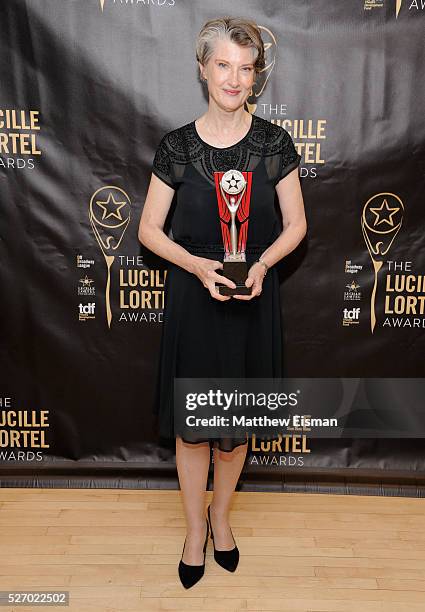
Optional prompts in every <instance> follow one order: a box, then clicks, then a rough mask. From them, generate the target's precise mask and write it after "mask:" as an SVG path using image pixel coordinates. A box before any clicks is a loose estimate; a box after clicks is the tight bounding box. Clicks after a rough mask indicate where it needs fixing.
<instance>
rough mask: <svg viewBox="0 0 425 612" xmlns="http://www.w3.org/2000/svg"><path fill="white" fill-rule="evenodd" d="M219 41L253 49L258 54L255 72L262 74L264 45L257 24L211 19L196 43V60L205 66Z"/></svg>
mask: <svg viewBox="0 0 425 612" xmlns="http://www.w3.org/2000/svg"><path fill="white" fill-rule="evenodd" d="M217 39H228V40H231V41H232V42H234V43H236V44H238V45H240V46H241V47H252V48H253V49H256V51H257V53H256V56H254V71H255V73H256V74H258V73H259V72H261V71H262V70H263V69H264V67H265V65H266V62H265V58H264V43H263V39H262V38H261V33H260V30H259V28H258V26H257V24H256V23H255V22H254V21H251V20H250V19H244V18H242V17H222V18H219V19H210V20H209V21H207V22H206V23H205V24H204V26H203V27H202V29H201V31H200V32H199V34H198V39H197V41H196V59H197V60H198V62H199V63H200V64H201V65H202V66H205V64H206V63H207V62H208V60H209V59H210V57H211V55H212V54H213V52H214V42H215V41H216V40H217Z"/></svg>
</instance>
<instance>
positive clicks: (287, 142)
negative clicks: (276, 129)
mask: <svg viewBox="0 0 425 612" xmlns="http://www.w3.org/2000/svg"><path fill="white" fill-rule="evenodd" d="M278 152H279V171H278V173H277V176H276V179H275V184H277V183H278V182H279V181H280V180H281V179H283V178H284V177H285V176H286V175H287V174H289V173H290V172H291V170H293V169H294V168H296V167H297V166H298V165H299V163H300V161H301V155H299V154H298V153H297V150H296V148H295V145H294V142H293V140H292V138H291V136H290V134H289V133H288V132H287V131H286V130H285V129H283V128H282V132H281V134H280V139H279V146H278Z"/></svg>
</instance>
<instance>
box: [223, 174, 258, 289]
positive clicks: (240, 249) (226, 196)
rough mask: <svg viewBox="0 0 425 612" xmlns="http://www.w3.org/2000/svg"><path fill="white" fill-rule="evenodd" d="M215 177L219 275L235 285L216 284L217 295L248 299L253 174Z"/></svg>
mask: <svg viewBox="0 0 425 612" xmlns="http://www.w3.org/2000/svg"><path fill="white" fill-rule="evenodd" d="M214 177H215V186H216V193H217V200H218V211H219V217H220V225H221V234H222V237H223V245H224V260H223V269H222V270H218V273H219V274H222V275H223V276H225V277H226V278H229V279H230V280H231V281H233V282H234V283H235V284H236V288H235V289H233V288H231V287H228V286H227V285H220V284H217V287H218V291H219V293H220V294H221V295H250V294H251V291H252V288H251V287H246V285H245V281H246V279H247V277H248V266H247V263H246V255H245V251H246V239H247V235H248V220H249V204H250V199H251V181H252V172H243V173H242V172H239V170H228V171H227V172H224V173H223V172H214Z"/></svg>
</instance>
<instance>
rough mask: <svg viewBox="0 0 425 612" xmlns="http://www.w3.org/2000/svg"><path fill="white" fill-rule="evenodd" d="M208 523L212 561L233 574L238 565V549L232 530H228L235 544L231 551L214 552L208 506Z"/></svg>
mask: <svg viewBox="0 0 425 612" xmlns="http://www.w3.org/2000/svg"><path fill="white" fill-rule="evenodd" d="M208 522H209V524H210V529H211V538H212V541H213V545H214V559H215V560H216V561H217V563H218V564H219V565H221V567H224V569H226V570H227V571H228V572H234V571H235V569H236V568H237V567H238V563H239V549H238V547H237V546H236V542H235V538H233V532H232V529H230V531H231V532H232V538H233V541H234V542H235V547H234V548H232V550H216V547H215V544H214V534H213V528H212V524H211V515H210V507H209V506H208Z"/></svg>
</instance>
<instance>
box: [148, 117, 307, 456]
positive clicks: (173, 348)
mask: <svg viewBox="0 0 425 612" xmlns="http://www.w3.org/2000/svg"><path fill="white" fill-rule="evenodd" d="M300 160H301V156H300V155H299V154H298V153H297V151H296V149H295V147H294V143H293V141H292V139H291V136H290V135H289V133H288V132H287V131H286V130H285V129H284V128H282V127H280V126H278V125H275V124H272V123H271V122H270V121H267V120H265V119H262V118H261V117H257V116H255V115H252V122H251V126H250V129H249V131H248V133H247V134H246V135H245V136H244V138H242V140H240V141H239V142H238V143H236V144H235V145H233V146H230V147H224V148H218V147H213V146H211V145H209V144H207V143H206V142H204V141H203V140H202V139H201V138H200V136H199V134H198V132H197V130H196V127H195V122H194V121H192V122H191V123H188V124H186V125H184V126H182V127H180V128H178V129H175V130H172V131H171V132H168V133H167V134H165V136H164V137H163V138H162V140H161V142H160V144H159V146H158V149H157V151H156V154H155V158H154V161H153V168H152V172H153V174H155V175H156V176H157V177H159V178H160V179H161V180H162V181H164V182H165V183H166V184H167V185H169V186H170V187H172V188H173V189H175V190H176V203H175V208H174V210H173V212H172V218H171V230H172V237H173V239H174V240H175V241H176V242H177V243H179V244H181V245H182V246H183V247H184V248H185V249H187V250H188V251H189V252H191V253H193V254H195V255H199V256H201V257H205V258H209V259H215V260H218V261H223V254H224V248H223V239H222V234H221V228H220V221H219V215H218V204H217V196H216V188H215V182H214V172H215V171H220V172H226V171H227V170H230V169H235V170H239V171H241V172H243V171H252V187H251V201H250V213H249V225H248V238H247V250H246V259H247V263H248V267H249V266H250V265H252V264H253V263H254V261H256V260H257V259H258V258H259V257H260V256H261V254H262V253H263V252H264V251H265V249H266V248H267V247H268V246H269V245H270V244H271V243H272V242H274V240H276V238H277V237H278V236H279V234H280V232H281V230H282V226H281V213H280V210H279V203H278V198H277V194H276V191H275V185H276V184H277V183H278V182H279V181H280V179H281V178H283V177H284V176H286V175H287V174H288V173H289V172H290V171H291V170H293V169H294V168H296V167H297V166H298V165H299V163H300ZM280 312H281V311H280V292H279V281H278V275H277V271H276V269H275V268H274V267H272V268H271V269H270V270H269V271H268V273H267V274H266V276H265V278H264V281H263V289H262V292H261V294H260V295H259V296H257V297H255V298H253V299H252V300H249V301H244V300H236V299H230V300H226V301H224V302H220V301H219V300H216V299H214V298H212V297H211V295H210V293H209V291H208V289H206V288H205V287H204V286H203V284H202V282H201V281H200V280H199V278H198V277H197V276H195V275H194V274H192V273H190V272H187V271H186V270H184V269H183V268H181V267H180V266H177V265H175V264H172V263H169V267H168V273H167V276H166V281H165V310H164V322H163V331H162V337H161V347H160V358H159V371H158V378H157V387H156V400H155V408H154V411H155V412H156V414H157V416H158V425H159V434H160V436H161V437H163V438H168V439H171V438H175V434H174V412H173V385H174V378H175V377H187V378H192V377H193V378H198V377H199V378H203V377H219V378H220V377H223V378H244V377H249V378H251V377H258V378H264V377H265V378H281V377H282V376H283V367H282V366H283V363H282V328H281V314H280ZM184 439H185V441H186V442H194V441H195V440H189V439H186V438H184ZM207 440H208V441H209V442H210V446H211V445H212V444H213V443H214V441H215V442H216V443H218V446H219V448H220V449H221V450H224V451H231V450H233V449H234V448H235V447H236V446H239V445H241V444H244V443H246V441H247V438H246V437H245V438H243V439H240V438H222V439H219V440H209V439H204V440H202V439H200V438H196V442H201V441H207Z"/></svg>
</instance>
